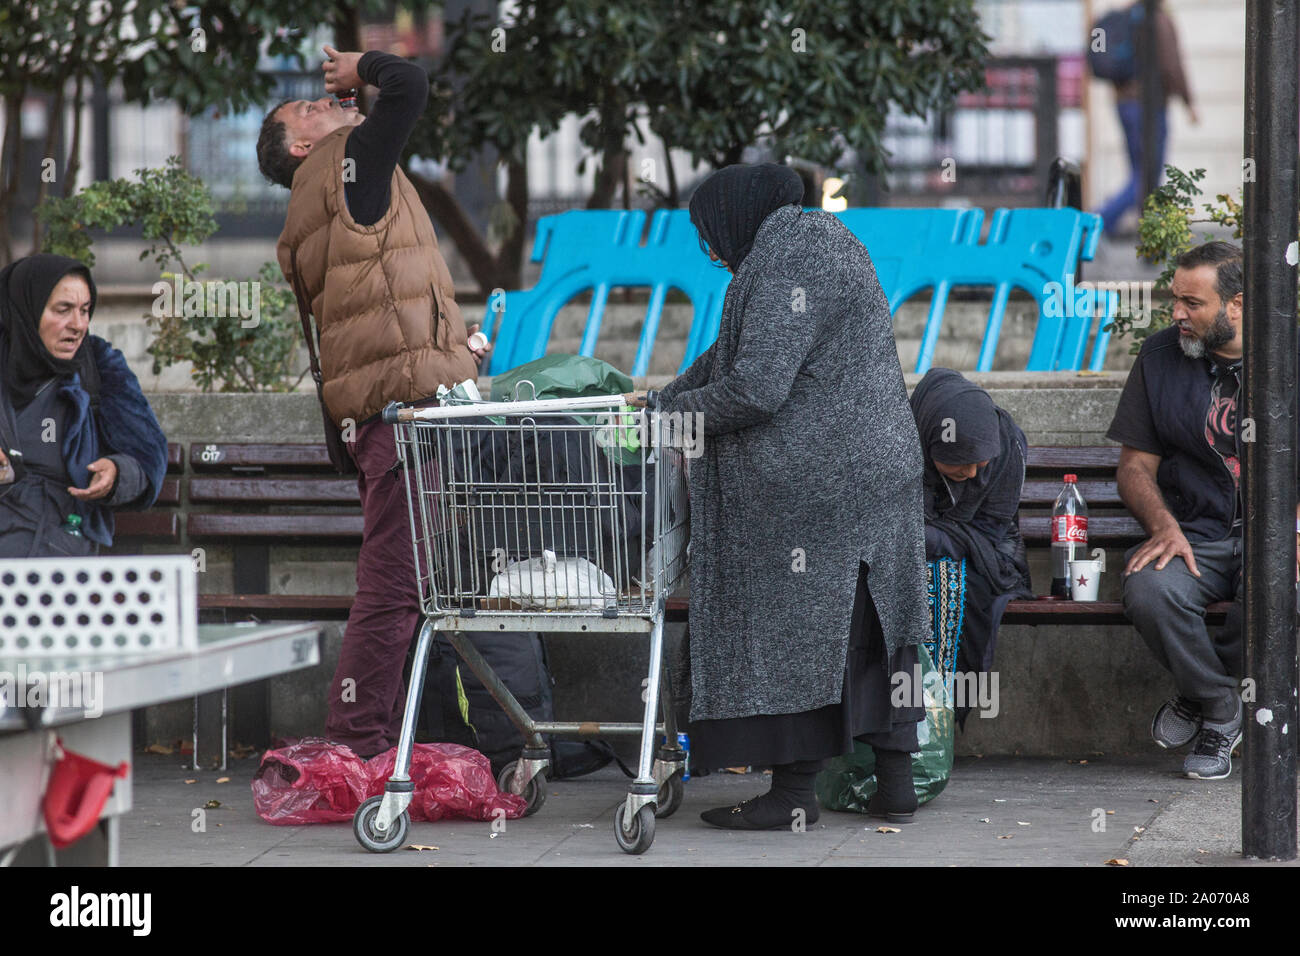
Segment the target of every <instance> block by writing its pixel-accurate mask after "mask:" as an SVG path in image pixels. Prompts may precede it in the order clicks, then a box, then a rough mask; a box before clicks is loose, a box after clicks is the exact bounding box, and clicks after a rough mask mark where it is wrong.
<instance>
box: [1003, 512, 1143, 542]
mask: <svg viewBox="0 0 1300 956" xmlns="http://www.w3.org/2000/svg"><path fill="white" fill-rule="evenodd" d="M1020 536H1021V537H1022V538H1024V539H1025V544H1026V545H1045V544H1051V543H1052V519H1051V517H1050V516H1043V517H1032V516H1031V517H1028V518H1026V517H1023V516H1022V517H1021V518H1020ZM1146 536H1147V533H1146V532H1145V531H1144V530H1142V525H1140V524H1138V521H1137V519H1136V518H1130V517H1128V516H1126V515H1123V516H1122V515H1100V516H1098V515H1093V516H1090V517H1089V518H1088V544H1089V545H1110V546H1112V547H1122V546H1125V545H1131V544H1137V543H1138V542H1139V541H1141V540H1143V539H1144V538H1145V537H1146Z"/></svg>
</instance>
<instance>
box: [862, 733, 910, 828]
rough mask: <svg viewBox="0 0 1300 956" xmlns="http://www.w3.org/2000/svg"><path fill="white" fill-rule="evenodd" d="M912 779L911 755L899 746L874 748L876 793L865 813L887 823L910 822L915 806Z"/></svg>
mask: <svg viewBox="0 0 1300 956" xmlns="http://www.w3.org/2000/svg"><path fill="white" fill-rule="evenodd" d="M917 805H918V803H917V799H916V789H915V786H914V785H913V783H912V755H911V754H909V753H907V752H906V751H903V750H882V749H877V750H876V795H875V796H873V797H872V798H871V799H870V800H869V801H868V802H867V814H868V815H870V816H873V817H883V818H884V819H886V820H888V821H889V822H891V823H911V822H912V818H913V814H914V813H915V812H916V808H917Z"/></svg>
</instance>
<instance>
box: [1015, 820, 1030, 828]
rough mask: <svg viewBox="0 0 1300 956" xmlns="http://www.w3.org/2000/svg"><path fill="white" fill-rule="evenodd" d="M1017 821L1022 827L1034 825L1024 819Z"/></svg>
mask: <svg viewBox="0 0 1300 956" xmlns="http://www.w3.org/2000/svg"><path fill="white" fill-rule="evenodd" d="M1016 823H1017V824H1018V825H1019V826H1022V827H1027V826H1032V824H1030V823H1026V822H1025V821H1024V820H1017V821H1016Z"/></svg>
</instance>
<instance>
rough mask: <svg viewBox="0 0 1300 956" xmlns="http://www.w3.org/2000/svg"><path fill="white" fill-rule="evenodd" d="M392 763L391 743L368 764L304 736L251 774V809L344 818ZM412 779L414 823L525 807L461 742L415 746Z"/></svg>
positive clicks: (292, 821) (302, 819) (274, 817)
mask: <svg viewBox="0 0 1300 956" xmlns="http://www.w3.org/2000/svg"><path fill="white" fill-rule="evenodd" d="M396 762H397V748H396V747H394V748H392V749H391V750H387V751H385V752H384V753H382V754H379V755H378V756H376V757H373V758H371V759H370V760H369V761H368V762H367V761H364V760H362V759H361V758H360V757H358V756H357V755H356V754H354V753H353V752H352V751H351V750H349V749H348V748H347V747H344V746H341V745H339V744H331V743H330V742H329V741H327V740H325V739H323V738H321V737H307V738H304V739H303V740H300V741H298V742H297V743H295V744H290V745H289V746H286V747H281V748H279V749H278V750H268V751H267V752H266V753H265V754H263V756H262V763H261V765H260V766H259V767H258V768H257V774H256V775H255V776H254V778H253V806H254V807H255V808H256V810H257V815H258V816H260V817H261V818H262V819H263V820H265V821H267V822H268V823H274V824H277V825H280V826H296V825H299V824H303V823H338V822H343V821H348V820H351V819H352V815H353V814H354V813H355V812H356V809H357V807H359V806H360V805H361V802H362V801H363V800H365V799H366V798H367V797H372V796H377V795H379V794H382V793H383V792H384V784H385V783H386V782H387V780H388V777H389V775H391V774H392V772H393V766H394V765H395V764H396ZM411 782H412V783H413V784H415V793H414V795H413V798H412V800H411V806H410V811H409V812H410V815H411V819H412V820H414V821H432V820H441V819H443V818H444V817H462V818H464V819H468V820H491V819H493V818H494V816H495V815H496V812H497V811H498V810H502V811H504V812H505V816H506V819H510V820H514V819H517V818H519V817H521V816H523V814H524V809H525V808H526V807H527V805H528V804H527V801H525V800H524V798H523V797H517V796H515V795H514V794H509V793H502V792H501V791H499V790H498V789H497V785H496V781H495V780H494V779H493V778H492V767H491V765H490V764H489V763H488V759H487V758H486V757H484V756H483V755H482V754H481V753H479V752H478V751H477V750H473V749H471V748H469V747H462V746H459V745H458V744H416V745H415V748H414V750H413V752H412V753H411Z"/></svg>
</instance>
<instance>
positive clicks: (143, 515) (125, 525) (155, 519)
mask: <svg viewBox="0 0 1300 956" xmlns="http://www.w3.org/2000/svg"><path fill="white" fill-rule="evenodd" d="M114 520H115V523H116V531H114V533H113V543H114V546H115V547H116V545H117V542H118V541H119V540H120V539H122V538H150V539H155V540H157V541H159V542H166V543H168V544H174V543H175V542H177V541H179V540H180V539H181V518H180V515H179V514H178V513H177V512H175V511H157V510H151V511H119V512H117V513H116V514H115V515H114Z"/></svg>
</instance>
